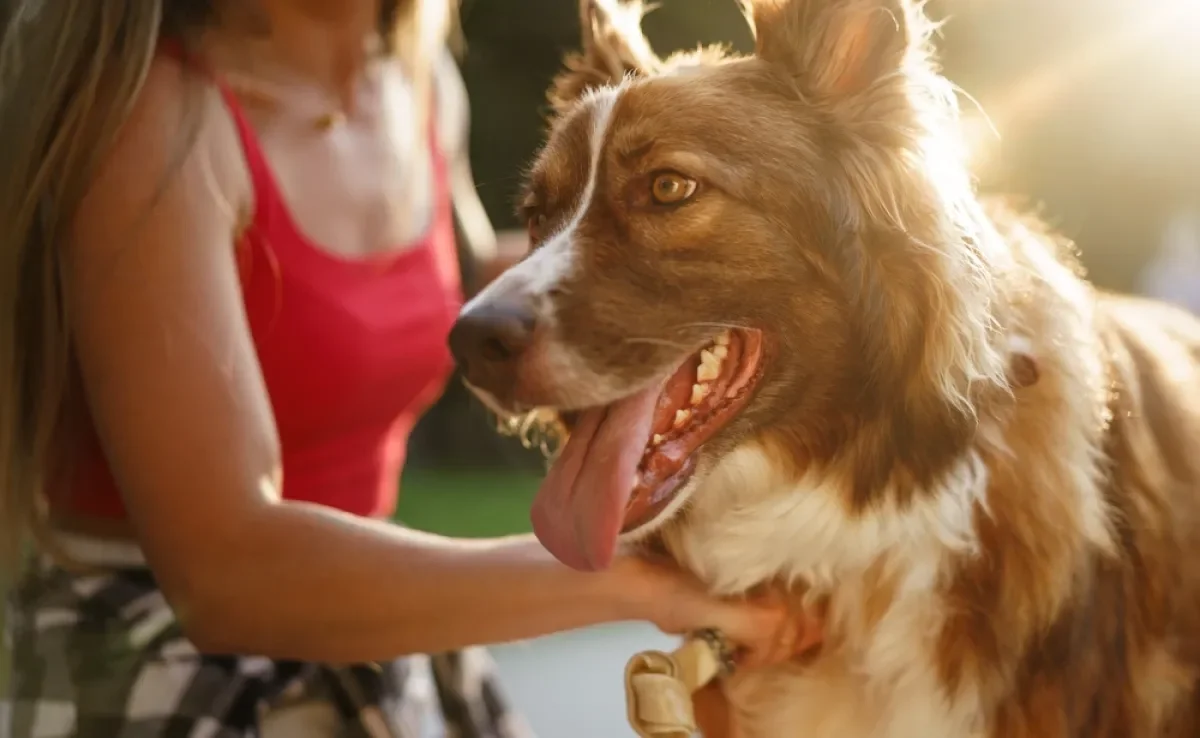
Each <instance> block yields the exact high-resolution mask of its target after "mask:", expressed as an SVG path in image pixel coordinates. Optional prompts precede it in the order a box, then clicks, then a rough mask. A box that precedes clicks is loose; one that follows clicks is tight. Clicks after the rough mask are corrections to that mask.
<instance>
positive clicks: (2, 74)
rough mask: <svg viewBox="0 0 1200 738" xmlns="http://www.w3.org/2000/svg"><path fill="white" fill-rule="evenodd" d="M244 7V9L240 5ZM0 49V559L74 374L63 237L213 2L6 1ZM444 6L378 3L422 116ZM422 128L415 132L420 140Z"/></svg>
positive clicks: (16, 535) (20, 520)
mask: <svg viewBox="0 0 1200 738" xmlns="http://www.w3.org/2000/svg"><path fill="white" fill-rule="evenodd" d="M235 1H238V0H235ZM4 5H5V6H6V7H5V8H4V10H3V16H2V17H0V22H2V23H3V35H2V36H0V485H2V488H0V547H3V550H2V551H0V555H3V558H2V559H0V561H2V562H3V563H5V564H11V563H12V562H13V561H14V560H15V558H16V556H17V555H18V554H19V553H20V551H21V549H22V547H23V545H24V543H25V542H26V539H27V538H29V536H30V534H31V533H32V534H33V535H34V537H36V538H42V535H41V534H42V533H44V532H45V531H46V511H45V506H44V504H43V503H42V501H43V499H44V488H45V485H46V481H47V475H48V472H49V470H51V469H52V468H54V466H55V465H56V464H58V463H60V462H61V461H63V459H62V458H61V453H62V449H60V448H57V447H56V443H58V440H59V439H58V436H59V431H60V428H59V426H60V423H61V422H62V417H63V409H64V408H63V406H64V398H65V395H66V390H67V387H68V380H69V378H70V367H71V347H70V318H71V312H70V305H68V304H66V302H65V299H64V294H63V289H62V281H61V276H62V262H61V250H62V244H63V238H64V235H65V233H66V230H67V226H68V224H69V222H70V220H71V218H72V216H73V214H74V212H75V210H76V208H77V207H78V206H79V203H80V200H81V199H82V198H83V196H84V193H85V192H86V190H87V188H88V185H89V183H90V182H91V179H92V176H93V174H94V172H95V171H96V169H97V166H98V165H99V163H100V162H101V160H102V159H103V158H104V156H105V155H106V153H107V152H108V150H109V148H110V146H111V145H112V143H113V140H114V138H115V137H116V135H117V132H118V131H119V129H120V128H121V126H122V125H123V123H124V121H125V119H126V117H127V115H128V113H129V111H130V109H131V107H132V105H133V103H134V100H135V99H136V98H137V95H138V93H139V91H140V89H141V86H142V84H143V81H144V79H145V77H146V74H147V71H148V69H149V67H150V64H151V61H152V60H153V58H154V55H155V53H156V49H157V46H158V42H159V39H160V38H162V37H169V38H172V39H175V40H177V41H178V42H180V43H182V44H184V45H185V46H189V45H192V44H194V42H195V41H196V39H197V37H198V36H199V34H200V32H201V31H202V30H204V28H205V27H206V26H208V25H210V24H213V23H215V22H216V20H217V17H218V16H217V10H218V6H219V5H220V2H219V1H218V0H12V1H11V2H8V3H5V4H4ZM454 13H455V11H454V7H453V5H452V2H451V0H381V3H380V30H381V33H382V36H383V39H384V45H385V49H386V51H387V52H389V53H392V54H395V55H397V56H398V57H400V58H401V59H402V61H403V63H404V64H405V66H406V67H407V69H408V70H409V73H410V75H411V78H412V80H413V85H414V91H415V92H416V93H417V97H416V99H417V100H418V101H421V102H419V104H418V108H419V109H418V111H417V112H418V114H419V115H421V116H422V117H424V116H425V112H427V111H428V103H425V102H423V101H426V100H428V99H429V98H430V90H431V84H432V83H431V82H430V81H429V80H430V78H431V77H432V69H433V64H434V59H435V58H436V55H437V54H439V53H441V49H442V47H443V45H444V44H445V43H446V42H447V39H448V38H449V36H450V33H451V29H452V27H453V26H454V21H455V15H454ZM425 128H426V126H419V130H424V129H425Z"/></svg>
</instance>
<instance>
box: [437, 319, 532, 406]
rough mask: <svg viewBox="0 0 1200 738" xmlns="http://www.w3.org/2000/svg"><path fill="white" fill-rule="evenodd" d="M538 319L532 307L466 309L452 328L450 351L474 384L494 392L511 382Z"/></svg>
mask: <svg viewBox="0 0 1200 738" xmlns="http://www.w3.org/2000/svg"><path fill="white" fill-rule="evenodd" d="M536 324H537V320H536V318H535V316H534V314H533V310H532V309H531V308H529V307H525V306H522V305H516V304H506V303H486V302H485V303H481V304H479V305H476V306H474V307H471V308H470V309H468V310H466V311H465V312H463V313H462V314H461V315H459V316H458V320H457V321H455V323H454V327H453V328H451V329H450V353H452V354H453V355H454V360H455V362H457V363H458V367H459V369H460V370H462V373H463V375H464V376H466V378H467V380H468V381H469V382H471V383H472V384H474V385H476V386H479V387H480V388H482V389H486V390H488V391H491V392H492V393H493V394H501V395H502V394H505V391H504V390H505V388H503V387H499V386H497V385H498V384H502V383H511V382H512V380H513V372H514V371H515V365H516V363H517V360H518V359H520V357H521V355H522V354H523V353H525V350H526V349H527V348H529V346H530V344H531V343H532V342H533V332H534V328H535V327H536Z"/></svg>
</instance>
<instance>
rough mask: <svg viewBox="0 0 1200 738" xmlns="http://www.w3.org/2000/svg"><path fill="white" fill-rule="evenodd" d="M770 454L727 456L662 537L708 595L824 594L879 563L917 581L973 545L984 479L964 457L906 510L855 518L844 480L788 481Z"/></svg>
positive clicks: (883, 507)
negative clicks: (787, 590)
mask: <svg viewBox="0 0 1200 738" xmlns="http://www.w3.org/2000/svg"><path fill="white" fill-rule="evenodd" d="M777 453H778V452H777V450H773V449H772V448H771V447H770V446H769V445H767V444H763V443H762V442H759V441H752V442H749V443H746V444H743V445H742V446H741V447H739V448H738V449H736V450H735V451H733V452H732V453H730V454H728V455H727V456H726V457H725V458H724V459H723V460H722V461H721V462H720V463H719V464H718V465H717V467H716V468H715V469H714V470H713V472H712V473H711V474H710V475H709V476H708V477H707V478H706V479H705V480H704V482H703V489H701V490H697V494H696V495H695V496H694V500H695V502H694V504H693V505H692V506H691V508H690V509H689V510H688V511H687V513H686V514H685V515H684V516H682V517H681V518H680V520H679V522H678V523H676V524H673V525H671V526H670V527H669V528H668V529H666V530H664V531H663V532H662V541H663V544H664V545H665V546H666V548H667V549H668V550H669V551H670V553H671V555H672V556H674V557H675V558H676V559H677V560H678V561H679V562H680V563H681V564H683V565H684V566H685V567H687V568H688V569H690V570H691V571H693V572H695V573H696V574H697V575H698V576H700V577H701V579H703V580H704V581H705V582H706V583H708V584H709V586H711V587H712V588H713V590H714V591H716V592H719V593H722V594H738V593H743V592H747V591H750V590H752V589H754V588H755V587H757V586H760V585H762V584H764V583H766V582H774V581H783V582H787V583H794V584H796V585H798V586H800V587H802V588H804V589H806V590H808V591H810V592H811V593H813V595H821V594H827V593H829V592H830V591H832V590H833V589H835V588H836V587H837V586H838V585H839V583H841V582H843V581H846V580H848V579H854V578H857V577H860V576H862V575H864V574H865V573H867V572H869V571H870V570H871V569H872V568H873V567H876V566H878V565H879V564H880V562H881V561H884V560H889V561H894V562H895V564H897V565H901V566H905V567H909V568H910V569H911V570H912V571H913V572H916V573H920V570H921V569H922V568H924V567H925V563H923V562H932V561H938V560H942V559H944V558H945V557H944V556H943V555H942V554H943V553H946V552H948V551H956V550H957V551H966V550H969V549H970V548H971V547H972V546H973V545H974V540H975V538H974V532H973V526H972V516H973V514H974V510H975V506H976V504H977V503H978V502H980V501H981V500H982V499H983V496H984V494H985V491H986V487H987V469H986V467H985V466H984V465H983V463H982V461H981V459H980V457H979V455H978V454H977V453H975V452H973V451H972V452H969V453H967V454H965V455H964V456H963V457H962V459H961V460H960V461H959V463H958V464H956V465H955V467H954V468H953V469H952V471H951V473H949V474H947V475H946V476H945V480H944V482H943V483H942V484H941V485H939V487H938V488H936V489H932V490H928V491H926V492H925V493H924V494H922V495H920V496H919V497H914V498H910V499H909V500H908V501H907V503H905V504H899V503H897V502H896V498H894V497H887V496H883V497H881V498H880V502H879V504H878V505H877V506H875V507H873V508H870V509H865V510H860V511H857V512H855V511H853V510H852V507H851V502H850V496H851V494H850V489H849V486H848V485H847V484H846V482H845V480H841V479H838V478H837V477H836V476H835V475H832V474H827V473H824V472H821V471H817V470H810V471H809V472H808V473H805V474H803V475H802V476H800V477H799V478H795V477H790V475H789V474H788V470H789V469H790V468H791V467H789V466H788V465H784V464H780V463H779V462H780V459H779V457H778V455H777ZM935 574H936V572H935V571H934V570H933V569H932V568H930V569H929V570H928V571H926V572H925V573H924V574H922V576H924V577H927V578H928V579H929V581H928V582H927V585H928V586H932V585H933V577H934V575H935ZM910 586H919V584H918V583H917V582H912V583H910Z"/></svg>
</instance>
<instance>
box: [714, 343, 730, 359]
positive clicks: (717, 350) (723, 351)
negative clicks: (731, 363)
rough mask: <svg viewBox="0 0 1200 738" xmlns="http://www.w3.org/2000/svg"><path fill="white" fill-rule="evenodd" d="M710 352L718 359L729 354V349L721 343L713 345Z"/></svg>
mask: <svg viewBox="0 0 1200 738" xmlns="http://www.w3.org/2000/svg"><path fill="white" fill-rule="evenodd" d="M712 352H713V356H715V357H717V358H718V359H724V358H725V357H726V356H729V349H728V348H727V347H726V346H722V345H721V344H717V345H716V346H713V349H712Z"/></svg>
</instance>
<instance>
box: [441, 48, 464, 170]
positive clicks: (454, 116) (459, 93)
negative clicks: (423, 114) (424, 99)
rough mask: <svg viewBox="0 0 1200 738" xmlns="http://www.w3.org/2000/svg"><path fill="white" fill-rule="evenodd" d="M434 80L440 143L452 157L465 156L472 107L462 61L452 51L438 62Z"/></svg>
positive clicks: (443, 55)
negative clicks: (461, 68) (460, 64)
mask: <svg viewBox="0 0 1200 738" xmlns="http://www.w3.org/2000/svg"><path fill="white" fill-rule="evenodd" d="M433 79H434V105H435V108H434V113H435V115H436V116H437V133H438V141H439V142H440V143H441V146H442V150H443V151H444V152H445V153H446V155H447V156H448V157H452V158H453V157H457V156H460V155H465V154H466V147H467V134H468V130H469V128H470V115H471V107H470V103H469V101H468V98H467V86H466V83H465V82H464V81H463V78H462V73H461V72H460V71H459V68H458V60H457V59H456V58H455V57H454V54H453V53H452V52H451V51H450V49H449V48H443V49H442V51H441V53H440V54H439V55H438V57H437V59H436V60H435V61H434V66H433Z"/></svg>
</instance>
